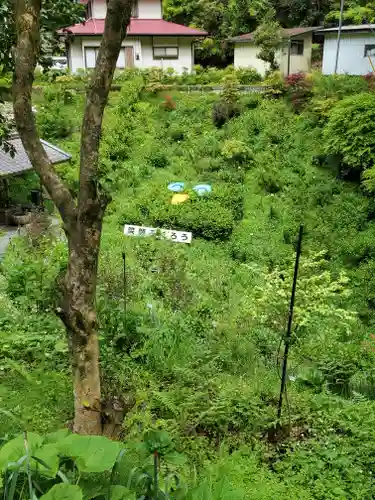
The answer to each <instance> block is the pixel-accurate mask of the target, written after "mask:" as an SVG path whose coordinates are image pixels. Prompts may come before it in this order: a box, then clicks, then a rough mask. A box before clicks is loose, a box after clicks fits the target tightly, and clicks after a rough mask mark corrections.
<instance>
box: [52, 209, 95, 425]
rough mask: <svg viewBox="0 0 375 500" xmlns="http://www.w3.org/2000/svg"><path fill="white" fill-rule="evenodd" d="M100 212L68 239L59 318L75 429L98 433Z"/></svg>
mask: <svg viewBox="0 0 375 500" xmlns="http://www.w3.org/2000/svg"><path fill="white" fill-rule="evenodd" d="M101 226H102V214H101V215H100V217H99V218H98V220H97V222H96V223H95V224H91V225H90V227H88V226H86V225H82V224H81V225H80V226H79V227H78V228H77V229H76V230H74V232H73V234H71V237H70V239H69V261H68V269H67V272H66V275H65V280H64V298H63V303H62V311H61V318H62V320H63V321H64V323H65V326H66V329H67V334H68V341H69V350H70V356H71V361H72V372H73V379H74V427H73V430H74V432H78V433H80V434H100V433H101V431H102V425H101V400H100V394H101V393H100V371H99V341H98V331H97V317H96V308H95V292H96V276H97V268H98V258H99V245H100V235H101Z"/></svg>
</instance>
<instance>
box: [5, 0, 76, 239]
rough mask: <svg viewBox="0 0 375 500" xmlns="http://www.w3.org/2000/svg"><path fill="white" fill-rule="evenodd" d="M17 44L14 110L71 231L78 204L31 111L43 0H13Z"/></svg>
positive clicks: (26, 144) (32, 158)
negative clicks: (44, 142) (47, 150)
mask: <svg viewBox="0 0 375 500" xmlns="http://www.w3.org/2000/svg"><path fill="white" fill-rule="evenodd" d="M14 2H15V17H16V33H17V43H16V47H15V52H14V76H13V108H14V118H15V122H16V126H17V130H18V133H19V135H20V138H21V140H22V144H23V146H24V148H25V150H26V152H27V154H28V157H29V159H30V162H31V164H32V166H33V168H34V169H35V170H36V171H37V172H38V174H39V175H40V178H41V181H42V183H43V185H44V186H45V188H46V189H47V191H48V193H49V195H50V196H51V198H52V200H53V201H54V203H55V205H56V206H57V208H58V210H59V211H60V214H61V217H62V219H63V221H64V222H65V224H66V228H67V230H68V231H69V227H70V226H71V224H72V223H73V222H74V220H75V218H76V207H75V202H74V199H73V197H72V195H71V194H70V192H69V190H68V188H67V187H66V186H65V185H64V183H63V181H62V180H61V178H60V177H59V175H58V174H57V173H56V172H55V170H54V168H53V166H52V165H51V162H50V161H49V159H48V156H47V154H46V152H45V150H44V148H43V145H42V143H41V142H40V137H39V134H38V131H37V128H36V123H35V118H34V114H33V111H32V101H31V96H32V86H33V80H34V71H35V66H36V61H37V57H38V53H39V28H40V25H39V21H40V10H41V0H14Z"/></svg>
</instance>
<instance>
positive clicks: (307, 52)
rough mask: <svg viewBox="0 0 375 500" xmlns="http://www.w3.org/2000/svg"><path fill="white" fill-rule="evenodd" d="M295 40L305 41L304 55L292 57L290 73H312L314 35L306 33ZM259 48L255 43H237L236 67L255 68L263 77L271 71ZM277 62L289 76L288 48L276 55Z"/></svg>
mask: <svg viewBox="0 0 375 500" xmlns="http://www.w3.org/2000/svg"><path fill="white" fill-rule="evenodd" d="M293 40H304V48H303V55H296V54H291V55H290V69H289V73H290V74H293V73H299V72H300V71H302V72H307V71H310V69H311V51H312V35H311V33H306V34H305V35H300V36H298V37H293ZM259 50H260V49H259V47H256V46H255V45H254V44H253V43H249V42H247V43H238V42H237V43H236V44H235V47H234V66H235V67H236V68H254V69H256V70H257V71H258V73H260V74H261V75H262V76H264V75H265V73H266V72H267V71H268V69H269V64H268V63H265V62H264V61H262V60H261V59H259V58H258V57H257V56H258V53H259ZM276 62H277V63H278V65H279V67H280V71H281V73H282V74H283V75H287V74H288V47H287V46H285V47H283V48H282V49H281V50H280V51H277V53H276Z"/></svg>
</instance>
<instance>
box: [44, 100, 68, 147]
mask: <svg viewBox="0 0 375 500" xmlns="http://www.w3.org/2000/svg"><path fill="white" fill-rule="evenodd" d="M37 124H38V128H39V132H40V135H41V137H43V138H44V139H64V138H65V137H69V135H70V134H71V133H72V131H73V122H72V120H71V119H70V117H69V116H68V115H67V113H66V112H65V111H64V109H63V108H62V107H61V106H60V105H59V104H58V103H56V102H54V103H51V104H46V105H45V106H43V107H41V108H40V109H39V110H38V114H37Z"/></svg>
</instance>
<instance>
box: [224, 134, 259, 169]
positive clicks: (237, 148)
mask: <svg viewBox="0 0 375 500" xmlns="http://www.w3.org/2000/svg"><path fill="white" fill-rule="evenodd" d="M221 155H222V157H223V158H225V160H227V161H229V162H232V163H238V164H240V165H243V164H245V163H248V162H249V161H250V160H251V158H252V154H251V151H250V148H248V147H247V146H246V144H245V143H244V142H242V141H238V140H236V139H228V140H226V141H224V144H223V147H222V149H221Z"/></svg>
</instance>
